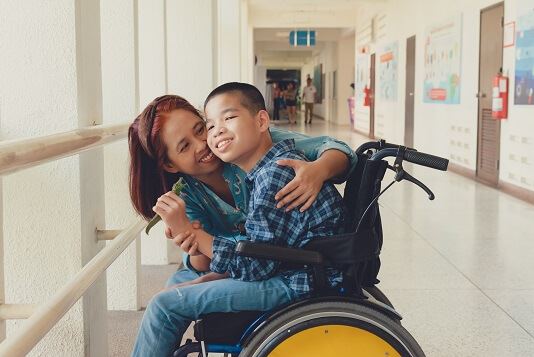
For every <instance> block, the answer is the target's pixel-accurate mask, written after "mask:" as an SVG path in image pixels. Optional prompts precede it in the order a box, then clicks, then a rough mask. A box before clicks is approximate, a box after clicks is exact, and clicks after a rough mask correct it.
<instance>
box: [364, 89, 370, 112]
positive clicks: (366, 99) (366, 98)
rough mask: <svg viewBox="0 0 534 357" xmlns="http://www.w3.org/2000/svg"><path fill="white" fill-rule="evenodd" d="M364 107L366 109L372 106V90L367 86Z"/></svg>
mask: <svg viewBox="0 0 534 357" xmlns="http://www.w3.org/2000/svg"><path fill="white" fill-rule="evenodd" d="M363 106H364V107H370V106H371V90H370V89H369V88H367V84H366V85H365V87H364V88H363Z"/></svg>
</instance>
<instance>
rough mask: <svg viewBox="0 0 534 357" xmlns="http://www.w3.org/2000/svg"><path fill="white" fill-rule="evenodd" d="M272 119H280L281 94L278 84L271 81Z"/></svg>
mask: <svg viewBox="0 0 534 357" xmlns="http://www.w3.org/2000/svg"><path fill="white" fill-rule="evenodd" d="M273 88H274V90H273V104H274V109H273V120H280V106H281V104H282V103H281V102H282V101H281V98H280V97H281V96H282V91H281V89H280V85H279V84H278V83H273Z"/></svg>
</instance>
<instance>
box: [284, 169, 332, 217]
mask: <svg viewBox="0 0 534 357" xmlns="http://www.w3.org/2000/svg"><path fill="white" fill-rule="evenodd" d="M276 163H277V164H278V165H281V166H287V167H291V168H292V169H293V170H294V171H295V177H294V178H293V180H291V181H290V182H289V183H288V184H287V185H285V187H284V188H282V189H281V190H280V191H278V193H277V194H276V196H274V198H275V200H277V201H279V202H278V204H277V205H276V207H277V208H282V207H284V206H286V205H288V206H287V208H286V212H287V211H290V210H292V209H293V208H295V207H298V206H301V205H302V207H300V212H304V211H305V210H307V209H308V208H310V207H311V205H312V204H313V202H315V199H316V198H317V195H319V192H320V191H321V188H322V187H323V183H324V182H325V181H326V178H325V177H323V174H322V172H321V170H317V168H316V167H315V164H314V162H307V161H302V160H293V159H282V160H278V161H277V162H276Z"/></svg>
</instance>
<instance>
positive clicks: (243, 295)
mask: <svg viewBox="0 0 534 357" xmlns="http://www.w3.org/2000/svg"><path fill="white" fill-rule="evenodd" d="M205 113H206V117H207V128H208V145H209V146H210V148H211V150H212V151H213V152H214V154H215V155H217V156H219V157H220V158H221V159H222V160H223V161H227V162H232V163H234V164H236V165H237V166H239V167H240V168H242V169H243V170H245V171H246V172H247V181H248V182H249V184H250V185H251V198H250V202H249V213H248V215H247V221H246V224H245V228H246V232H247V233H246V237H213V236H211V235H209V234H207V233H206V232H204V231H202V230H201V229H196V228H193V226H192V225H191V223H190V222H189V220H188V219H187V217H186V215H185V205H184V202H183V201H182V200H181V199H180V198H179V197H177V196H176V195H174V194H173V193H172V192H171V193H169V194H168V196H169V197H171V198H172V200H173V201H174V202H173V203H172V204H171V205H169V209H168V211H167V212H165V213H164V214H162V219H163V221H164V223H165V224H166V225H167V226H168V227H169V228H170V229H171V231H172V232H181V233H185V232H186V231H189V232H194V236H195V240H196V243H197V244H198V250H199V251H200V252H202V253H203V254H205V255H206V256H208V257H210V258H211V259H212V261H211V266H210V270H211V271H212V272H215V273H218V274H219V275H217V274H208V275H210V276H211V278H208V279H206V278H205V277H203V280H200V281H196V282H193V284H182V285H179V286H177V287H175V288H173V289H167V290H165V291H163V292H161V293H159V294H158V295H156V296H155V297H154V298H153V300H152V301H151V302H150V304H149V306H148V307H147V311H146V312H145V316H144V317H143V322H142V325H141V328H140V331H139V335H138V339H137V341H136V345H135V348H134V353H133V354H134V355H142V356H152V355H154V356H156V355H158V356H159V355H169V354H170V353H171V352H172V349H173V348H174V347H175V345H176V343H177V341H180V339H181V336H182V334H183V333H184V332H185V329H186V328H187V326H188V325H189V324H190V322H191V321H192V320H195V319H197V318H198V317H199V316H200V315H202V314H207V313H211V312H229V311H242V310H269V309H272V308H275V307H276V306H279V305H282V304H285V303H287V302H290V301H292V300H294V299H296V298H298V297H299V296H302V295H305V294H307V293H309V292H310V282H309V276H308V273H307V272H306V271H279V263H278V262H275V261H269V260H260V259H253V258H248V257H242V256H238V255H236V254H235V246H236V241H237V240H238V239H248V240H250V241H254V242H262V243H271V244H275V245H279V246H289V247H302V246H303V245H305V244H306V243H307V242H309V241H310V240H312V239H315V238H319V237H325V236H329V235H333V234H335V233H336V232H337V229H338V227H340V226H341V225H342V215H343V208H342V199H341V196H340V195H339V193H338V192H337V190H336V189H335V187H334V186H333V185H332V184H325V185H324V186H323V188H322V189H321V191H320V193H319V196H318V197H317V199H316V201H315V202H314V203H313V205H312V206H311V207H310V208H309V209H308V210H307V211H305V212H300V211H298V210H291V211H286V210H285V209H283V208H282V209H279V208H277V207H276V205H277V202H276V200H275V199H274V195H275V194H276V193H277V192H278V191H279V190H280V189H281V188H282V187H284V186H285V185H286V184H287V183H288V182H289V181H291V180H292V178H293V177H294V172H293V169H291V168H289V167H285V166H280V165H277V164H276V161H277V160H280V159H285V158H289V159H304V157H303V155H302V154H300V153H299V152H297V151H296V150H295V149H294V143H293V141H292V140H286V141H282V142H280V143H278V144H276V145H274V146H273V143H272V140H271V137H270V134H269V115H268V113H267V111H266V110H265V102H264V99H263V96H262V95H261V93H260V92H259V91H258V90H257V89H256V88H255V87H254V86H251V85H249V84H245V83H227V84H224V85H222V86H220V87H218V88H216V89H214V90H213V91H212V92H211V93H210V95H209V96H208V98H207V99H206V102H205ZM226 276H229V277H230V279H220V278H222V277H226ZM209 279H219V280H211V281H207V280H209ZM340 280H341V276H340V274H339V272H335V271H331V272H330V273H329V275H328V281H329V283H330V284H331V285H335V284H337V283H339V282H340Z"/></svg>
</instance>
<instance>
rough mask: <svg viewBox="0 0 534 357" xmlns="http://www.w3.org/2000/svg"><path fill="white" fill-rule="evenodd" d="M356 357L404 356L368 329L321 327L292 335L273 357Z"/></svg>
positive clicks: (274, 352) (340, 326) (275, 350)
mask: <svg viewBox="0 0 534 357" xmlns="http://www.w3.org/2000/svg"><path fill="white" fill-rule="evenodd" d="M347 351H351V354H350V355H351V356H352V357H367V356H388V357H400V356H401V355H400V354H399V353H398V352H397V351H396V350H395V349H394V348H393V347H392V346H391V345H390V344H389V343H387V342H386V341H384V340H383V339H382V338H380V337H379V336H377V335H375V334H373V333H371V332H369V331H366V330H364V329H361V328H358V327H354V326H346V325H321V326H317V327H312V328H309V329H306V330H304V331H301V332H298V333H296V334H294V335H292V336H291V337H290V338H288V339H286V340H284V341H282V343H280V344H279V345H278V346H276V347H275V348H274V350H273V351H272V352H271V353H269V357H284V356H308V357H324V356H343V355H345V354H346V353H347Z"/></svg>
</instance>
